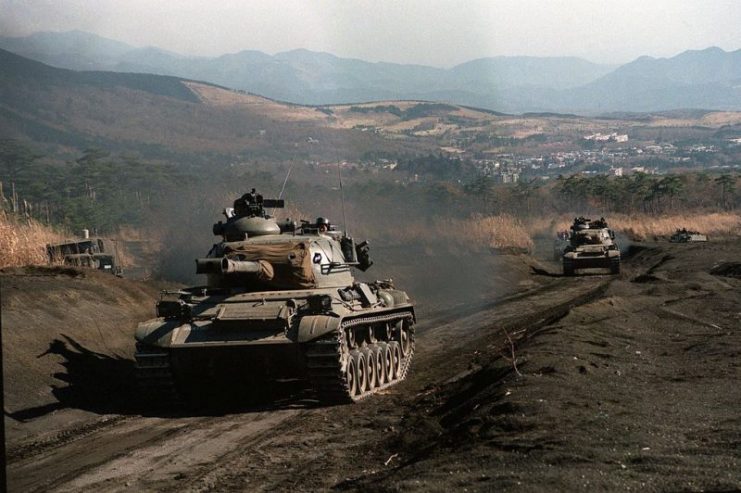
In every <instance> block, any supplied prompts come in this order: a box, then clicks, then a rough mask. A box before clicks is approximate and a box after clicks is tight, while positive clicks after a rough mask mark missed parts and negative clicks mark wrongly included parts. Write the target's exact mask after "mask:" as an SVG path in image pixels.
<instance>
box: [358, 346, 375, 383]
mask: <svg viewBox="0 0 741 493" xmlns="http://www.w3.org/2000/svg"><path fill="white" fill-rule="evenodd" d="M360 352H361V353H363V356H365V368H366V375H367V382H368V390H373V389H374V388H376V387H378V365H377V364H376V355H375V354H373V352H372V351H371V350H370V348H368V347H364V348H363V349H361V350H360Z"/></svg>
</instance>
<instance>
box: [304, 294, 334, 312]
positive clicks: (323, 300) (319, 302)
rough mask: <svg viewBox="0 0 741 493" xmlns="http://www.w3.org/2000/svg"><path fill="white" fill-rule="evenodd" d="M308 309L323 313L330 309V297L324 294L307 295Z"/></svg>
mask: <svg viewBox="0 0 741 493" xmlns="http://www.w3.org/2000/svg"><path fill="white" fill-rule="evenodd" d="M308 301H309V310H311V311H312V312H314V313H324V312H328V311H330V310H331V309H332V297H331V296H329V295H326V294H320V295H316V296H309V298H308Z"/></svg>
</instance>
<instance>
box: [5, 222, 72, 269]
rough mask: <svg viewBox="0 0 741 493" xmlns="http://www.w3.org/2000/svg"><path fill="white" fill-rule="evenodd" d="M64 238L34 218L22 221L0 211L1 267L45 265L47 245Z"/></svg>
mask: <svg viewBox="0 0 741 493" xmlns="http://www.w3.org/2000/svg"><path fill="white" fill-rule="evenodd" d="M63 239H64V238H63V237H62V236H61V235H60V234H59V233H57V232H55V231H54V230H52V229H51V228H49V227H48V226H44V225H42V224H39V223H38V222H36V221H34V220H28V221H21V220H18V219H16V218H14V217H13V216H10V215H8V214H6V213H4V212H0V268H2V267H11V266H21V265H45V264H46V263H47V256H46V245H47V243H55V242H58V241H62V240H63Z"/></svg>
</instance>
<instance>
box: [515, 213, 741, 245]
mask: <svg viewBox="0 0 741 493" xmlns="http://www.w3.org/2000/svg"><path fill="white" fill-rule="evenodd" d="M594 217H598V216H594ZM573 218H574V215H563V216H558V217H553V218H548V219H537V220H533V221H530V222H528V224H527V231H528V232H529V233H530V234H531V235H533V236H538V235H545V236H553V235H555V234H556V231H562V230H566V229H568V228H569V227H570V226H571V224H572V221H573ZM606 219H607V222H608V224H609V225H610V227H611V228H612V229H614V230H615V231H617V232H621V233H623V234H625V235H626V236H628V237H629V238H630V239H632V240H639V241H640V240H645V239H649V238H652V237H654V236H668V235H671V234H672V233H674V232H675V231H676V230H677V228H687V229H689V230H693V231H699V232H701V233H703V234H706V235H708V236H710V237H714V238H719V237H732V236H739V235H741V214H738V213H731V212H715V213H695V214H672V215H662V216H654V215H650V214H640V215H630V216H629V215H625V214H612V215H610V216H609V217H606Z"/></svg>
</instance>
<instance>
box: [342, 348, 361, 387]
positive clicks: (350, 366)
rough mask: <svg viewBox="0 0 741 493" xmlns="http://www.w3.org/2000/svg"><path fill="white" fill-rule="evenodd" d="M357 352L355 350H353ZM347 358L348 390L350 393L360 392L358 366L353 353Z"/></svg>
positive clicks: (346, 377) (346, 375) (346, 376)
mask: <svg viewBox="0 0 741 493" xmlns="http://www.w3.org/2000/svg"><path fill="white" fill-rule="evenodd" d="M353 352H355V351H353ZM353 352H351V353H350V357H349V358H347V367H346V368H345V379H346V380H347V392H348V393H349V394H350V395H355V394H357V393H358V367H357V363H356V361H355V358H354V357H353V355H352V353H353Z"/></svg>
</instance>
